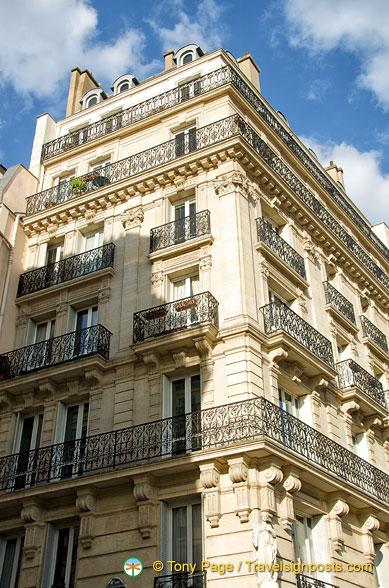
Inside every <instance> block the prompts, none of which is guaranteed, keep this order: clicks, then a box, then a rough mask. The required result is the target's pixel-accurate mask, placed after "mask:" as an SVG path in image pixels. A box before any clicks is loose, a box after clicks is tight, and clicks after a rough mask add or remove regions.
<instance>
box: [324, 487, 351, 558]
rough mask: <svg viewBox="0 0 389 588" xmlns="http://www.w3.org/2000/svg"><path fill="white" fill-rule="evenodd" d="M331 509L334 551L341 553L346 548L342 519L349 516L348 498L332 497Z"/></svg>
mask: <svg viewBox="0 0 389 588" xmlns="http://www.w3.org/2000/svg"><path fill="white" fill-rule="evenodd" d="M329 507H330V510H329V513H328V519H329V526H330V537H331V544H332V547H333V548H334V551H337V552H339V553H340V552H341V551H342V549H343V546H344V536H343V525H342V517H344V516H347V515H348V513H349V510H350V509H349V505H348V504H347V501H346V498H345V497H344V496H342V495H336V494H335V495H333V496H332V497H331V496H330V500H329Z"/></svg>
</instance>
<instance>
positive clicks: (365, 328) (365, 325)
mask: <svg viewBox="0 0 389 588" xmlns="http://www.w3.org/2000/svg"><path fill="white" fill-rule="evenodd" d="M359 318H360V319H361V325H362V333H363V336H364V337H367V338H368V339H370V340H371V341H373V343H375V344H376V345H378V347H381V349H382V350H383V351H386V352H387V351H388V342H387V340H386V337H385V335H384V333H383V332H382V331H380V330H379V329H378V328H377V327H376V326H375V325H373V323H372V322H371V321H369V319H368V318H366V317H365V316H363V315H362V316H360V317H359Z"/></svg>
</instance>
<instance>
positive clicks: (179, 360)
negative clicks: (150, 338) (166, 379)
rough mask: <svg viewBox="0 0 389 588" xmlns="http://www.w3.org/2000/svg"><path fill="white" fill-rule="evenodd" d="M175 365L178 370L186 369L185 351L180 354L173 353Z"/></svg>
mask: <svg viewBox="0 0 389 588" xmlns="http://www.w3.org/2000/svg"><path fill="white" fill-rule="evenodd" d="M172 357H173V361H174V365H175V366H176V368H177V369H179V368H185V367H186V360H187V357H186V353H185V351H179V352H178V353H172Z"/></svg>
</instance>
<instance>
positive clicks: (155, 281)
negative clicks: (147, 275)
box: [151, 272, 164, 286]
mask: <svg viewBox="0 0 389 588" xmlns="http://www.w3.org/2000/svg"><path fill="white" fill-rule="evenodd" d="M163 281H164V276H163V273H162V272H153V273H152V274H151V284H152V286H162V284H163Z"/></svg>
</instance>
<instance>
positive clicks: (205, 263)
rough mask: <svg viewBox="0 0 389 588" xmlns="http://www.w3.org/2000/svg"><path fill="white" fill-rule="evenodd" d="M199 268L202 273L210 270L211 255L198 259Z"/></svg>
mask: <svg viewBox="0 0 389 588" xmlns="http://www.w3.org/2000/svg"><path fill="white" fill-rule="evenodd" d="M199 268H200V270H201V271H202V272H204V271H208V270H210V269H211V268H212V255H206V256H204V257H200V259H199Z"/></svg>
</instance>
